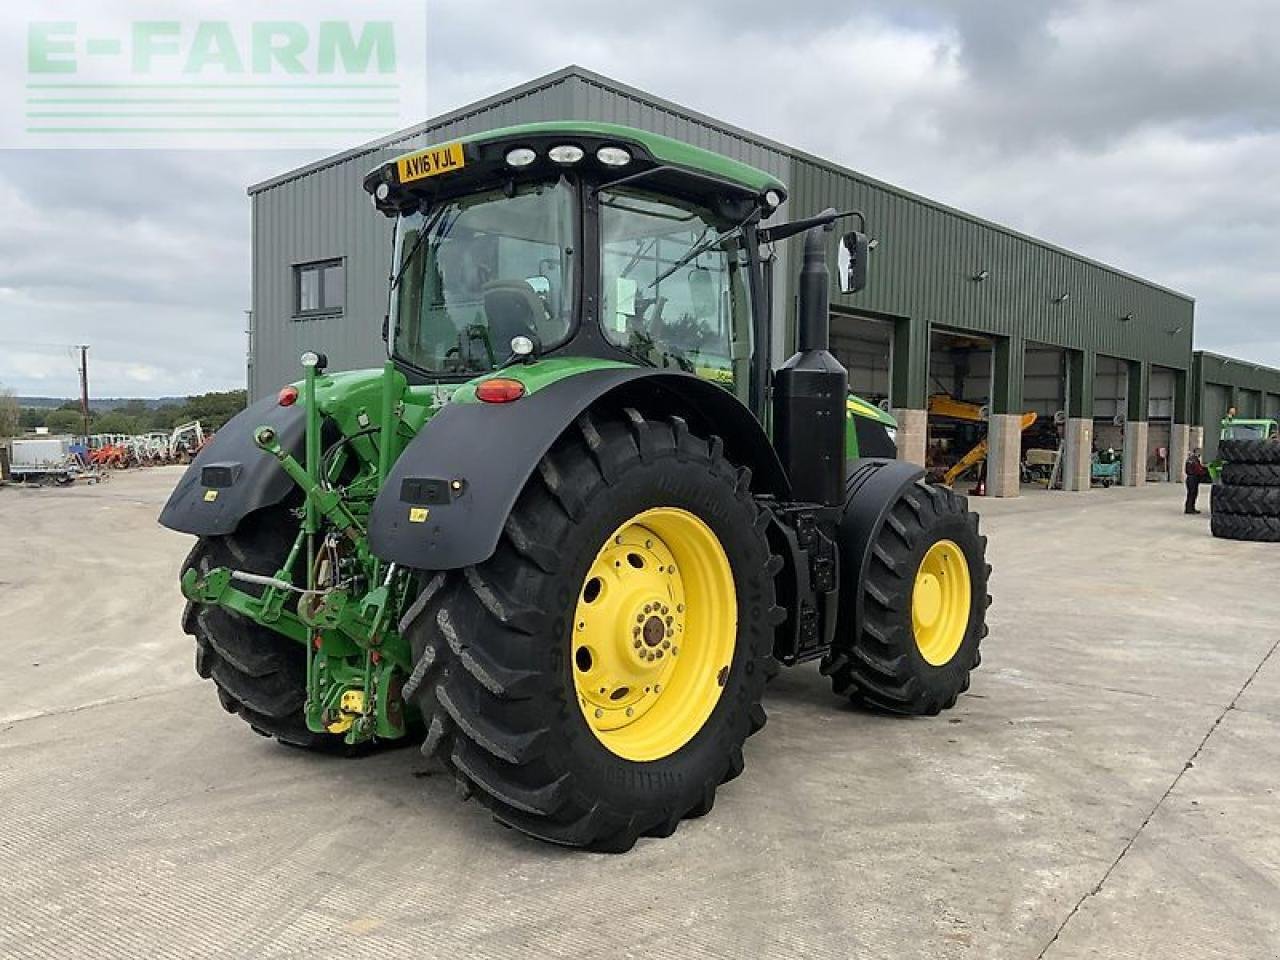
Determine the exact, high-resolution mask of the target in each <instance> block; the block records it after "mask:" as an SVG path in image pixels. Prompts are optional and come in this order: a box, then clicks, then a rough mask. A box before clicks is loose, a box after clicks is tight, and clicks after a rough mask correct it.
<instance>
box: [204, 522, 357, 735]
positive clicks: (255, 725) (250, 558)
mask: <svg viewBox="0 0 1280 960" xmlns="http://www.w3.org/2000/svg"><path fill="white" fill-rule="evenodd" d="M297 532H298V522H297V520H296V519H294V518H293V516H292V515H291V514H290V512H289V511H288V510H285V509H283V508H280V509H269V510H262V511H259V512H258V513H255V514H252V515H250V516H249V517H247V518H246V519H245V520H244V521H242V522H241V524H240V526H239V528H238V529H237V530H236V532H235V533H232V534H228V535H227V536H223V537H201V538H200V539H199V540H198V541H197V542H196V545H195V547H194V548H193V549H192V551H191V553H190V554H189V555H188V557H187V559H186V562H185V563H184V564H183V565H182V572H183V573H184V574H185V573H186V572H187V571H188V570H190V569H192V568H195V569H196V570H198V571H199V572H200V573H201V574H202V575H203V574H206V573H208V572H209V571H210V570H213V569H215V568H217V567H230V568H232V569H236V570H245V571H248V572H250V573H260V574H265V575H274V574H275V573H276V571H277V570H279V569H280V565H281V564H282V563H283V562H284V559H285V557H286V556H287V555H288V552H289V548H290V546H291V545H292V543H293V538H294V537H295V536H297ZM237 587H238V588H239V589H242V590H244V591H246V592H248V593H253V594H255V595H256V594H260V593H261V591H262V588H261V587H258V586H254V585H253V584H237ZM182 628H183V630H184V631H185V632H186V633H188V634H190V635H191V636H192V637H194V638H195V641H196V673H198V674H199V675H200V676H201V677H203V678H205V679H206V680H212V681H213V682H214V684H215V685H216V686H217V688H218V701H219V702H220V703H221V704H222V708H223V709H224V710H226V711H227V712H228V713H233V714H235V715H237V716H238V717H240V719H241V720H243V721H244V722H245V723H247V724H249V726H250V727H251V728H252V729H253V730H254V732H255V733H258V734H259V735H261V736H264V737H275V738H276V739H277V740H279V741H280V742H281V743H284V744H287V745H289V746H293V747H303V748H306V749H311V750H324V751H330V752H347V745H346V744H345V743H344V742H343V738H342V737H341V736H340V735H338V734H330V733H313V732H312V731H311V730H309V729H308V728H307V722H306V716H305V713H304V706H305V704H306V699H307V688H306V677H307V672H306V671H307V653H306V650H305V649H304V648H303V646H302V645H301V644H299V643H298V642H297V641H294V640H290V639H289V638H288V637H285V636H283V635H282V634H279V633H276V632H275V631H274V630H270V629H268V628H266V627H264V626H262V625H261V624H258V623H254V622H253V621H252V620H246V619H245V618H244V617H241V616H239V615H238V614H234V613H232V612H231V611H229V610H226V609H224V608H223V607H218V606H214V605H211V604H202V603H195V602H191V601H188V603H187V606H186V610H185V611H184V612H183V614H182Z"/></svg>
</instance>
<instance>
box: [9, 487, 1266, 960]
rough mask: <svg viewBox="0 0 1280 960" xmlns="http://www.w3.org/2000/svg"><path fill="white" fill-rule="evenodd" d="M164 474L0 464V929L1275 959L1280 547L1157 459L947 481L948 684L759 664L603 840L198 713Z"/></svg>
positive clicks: (327, 945)
mask: <svg viewBox="0 0 1280 960" xmlns="http://www.w3.org/2000/svg"><path fill="white" fill-rule="evenodd" d="M178 476H179V471H178V470H177V469H174V468H161V469H155V470H149V471H132V472H128V473H124V474H119V475H116V476H115V477H113V478H112V480H111V481H110V482H109V483H105V484H101V485H98V486H91V487H89V486H84V487H75V488H73V489H66V490H62V489H48V490H26V489H13V488H5V489H0V644H2V649H3V654H4V659H3V662H4V667H3V670H0V801H3V808H4V817H3V826H0V957H4V958H25V957H41V958H44V957H58V958H72V957H147V958H162V957H225V958H238V957H255V958H256V957H315V956H357V957H381V956H404V957H450V958H454V957H543V956H547V957H559V956H574V957H617V958H621V957H732V958H754V957H788V958H789V957H804V958H826V957H831V958H851V957H857V958H886V960H888V958H893V960H902V958H913V957H922V958H925V957H927V958H955V957H973V958H983V960H989V958H1026V960H1038V958H1046V960H1066V958H1082V957H1098V958H1115V957H1150V958H1160V960H1166V958H1183V957H1185V958H1195V960H1201V958H1211V957H1224V958H1225V957H1230V958H1233V960H1240V958H1275V957H1278V956H1280V792H1278V791H1280V654H1277V653H1276V645H1277V642H1280V592H1278V591H1277V588H1276V584H1277V582H1278V581H1280V546H1277V545H1267V544H1249V543H1234V542H1228V541H1222V540H1215V539H1213V538H1212V537H1210V535H1209V531H1208V521H1207V515H1206V516H1201V517H1188V516H1184V515H1183V514H1182V509H1181V498H1182V491H1181V490H1180V489H1179V488H1176V487H1173V486H1170V485H1154V486H1148V487H1146V488H1139V489H1113V490H1109V491H1102V490H1097V491H1092V492H1089V493H1080V494H1069V493H1055V494H1047V493H1044V492H1035V493H1029V494H1028V495H1027V496H1024V497H1022V498H1021V499H1018V500H1010V501H985V502H984V501H974V504H975V506H976V508H977V509H979V510H980V511H981V512H982V514H983V527H984V532H985V533H986V534H987V535H988V536H989V537H990V559H991V562H992V563H993V565H994V567H995V573H994V577H993V581H992V585H991V592H992V594H993V596H994V604H993V606H992V607H991V610H990V625H991V635H990V637H989V638H988V639H987V641H986V642H985V646H984V660H983V664H982V667H981V668H980V669H979V670H978V671H977V672H976V673H975V675H974V681H973V686H972V688H971V690H970V692H969V693H968V694H967V695H965V696H964V697H962V698H961V700H960V702H959V704H958V705H957V707H956V709H955V710H953V711H951V712H949V713H947V714H944V715H943V716H942V717H939V718H935V719H921V720H904V719H894V718H887V717H881V716H876V715H874V714H870V713H865V712H862V711H859V710H856V709H853V708H851V707H849V706H847V705H845V704H844V703H842V702H841V701H840V700H838V699H837V698H835V697H834V696H833V695H832V694H831V692H830V689H829V686H828V683H827V681H826V680H825V679H824V678H823V677H821V676H820V675H819V674H818V672H817V669H816V667H814V666H813V665H809V666H806V667H802V668H799V669H797V670H794V671H789V672H787V671H784V672H783V674H782V675H781V676H780V677H779V678H778V680H777V681H776V682H775V683H774V684H773V686H772V687H771V688H770V691H769V693H768V696H767V701H766V706H767V707H768V710H769V717H770V719H769V724H768V726H767V727H766V729H765V730H764V731H762V732H761V733H760V734H759V735H758V736H756V737H754V738H753V739H752V740H751V742H750V743H749V745H748V748H747V769H746V772H745V774H744V775H743V776H742V777H741V778H739V779H738V780H736V781H734V782H733V783H731V784H728V785H726V786H724V787H723V788H722V789H721V791H720V794H719V798H718V801H717V803H716V807H715V809H714V810H713V811H712V813H711V814H710V815H709V816H707V817H704V818H702V819H699V820H694V821H687V822H685V823H684V824H683V825H682V826H681V827H680V829H679V830H678V831H677V832H676V834H675V835H674V836H673V837H671V838H670V839H667V840H642V841H641V842H640V843H639V844H638V845H637V846H636V848H635V849H634V850H633V851H632V852H631V853H629V854H626V855H622V856H607V855H597V854H587V853H581V852H575V851H570V850H563V849H558V848H554V847H550V846H546V845H543V844H539V843H536V842H534V841H531V840H528V839H525V838H524V837H522V836H521V835H519V834H516V833H514V832H512V831H509V830H505V829H502V828H501V827H499V826H497V825H496V824H494V823H493V822H492V821H491V820H490V819H489V817H488V816H487V815H486V814H485V812H484V811H483V810H482V809H481V808H480V807H479V806H478V805H477V804H475V803H467V804H463V803H460V802H458V800H457V798H456V796H455V790H454V787H453V785H452V783H451V782H449V781H448V780H447V779H446V778H445V777H444V776H442V775H427V774H426V773H425V770H424V763H423V761H422V760H421V758H420V757H419V755H418V753H417V751H416V750H414V749H405V750H396V751H390V752H386V753H383V754H380V755H377V756H374V757H371V758H367V759H361V760H339V759H334V758H327V757H320V756H312V755H308V754H306V753H303V752H299V751H296V750H291V749H286V748H283V747H280V746H278V745H276V744H275V743H273V742H270V741H267V740H264V739H261V738H259V737H257V736H255V735H254V734H253V733H252V732H251V731H250V730H249V729H248V728H247V727H246V726H245V725H244V724H243V723H242V722H240V721H239V720H238V719H237V718H235V717H232V716H230V715H228V714H226V713H224V712H223V711H222V709H221V708H220V707H219V706H218V703H217V699H216V697H215V695H214V690H213V687H212V685H211V684H209V683H206V682H202V681H200V680H199V679H198V678H197V677H196V676H195V673H194V670H193V667H192V644H191V640H190V638H188V637H186V636H184V635H183V633H182V631H181V629H180V627H179V614H180V612H181V608H182V600H181V597H180V595H179V593H178V590H177V582H176V577H177V571H178V568H179V565H180V564H181V562H182V559H183V557H184V555H185V554H186V552H187V550H188V549H189V547H190V543H191V541H190V539H189V538H187V537H184V536H180V535H177V534H174V533H171V532H169V531H166V530H163V529H161V528H160V527H158V526H157V525H156V523H155V517H156V514H157V513H158V511H159V508H160V506H161V504H162V503H163V501H164V498H165V496H166V495H167V492H168V489H169V488H170V487H171V486H172V485H173V483H174V482H175V481H176V479H177V477H178ZM1202 500H1207V497H1202Z"/></svg>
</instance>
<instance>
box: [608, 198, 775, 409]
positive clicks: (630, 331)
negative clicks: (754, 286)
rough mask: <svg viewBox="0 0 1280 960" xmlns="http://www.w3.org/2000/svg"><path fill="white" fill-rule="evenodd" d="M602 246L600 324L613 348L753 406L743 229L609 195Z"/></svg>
mask: <svg viewBox="0 0 1280 960" xmlns="http://www.w3.org/2000/svg"><path fill="white" fill-rule="evenodd" d="M600 243H601V256H600V263H601V278H600V279H601V283H600V299H601V311H600V318H601V325H602V326H603V328H604V333H605V336H606V337H607V338H608V339H609V341H610V342H612V343H613V344H615V345H616V346H619V347H621V348H622V349H624V350H626V351H627V352H629V353H631V354H633V355H634V356H635V357H637V358H638V359H640V360H641V361H643V362H645V363H650V364H652V365H654V366H656V367H667V368H674V369H679V370H683V371H685V372H687V373H693V374H696V375H698V376H700V377H703V378H704V379H707V380H712V381H714V382H716V383H719V384H721V385H723V386H725V387H726V388H728V389H730V390H732V391H733V392H734V393H736V394H738V395H739V396H740V397H742V398H743V399H744V400H745V399H746V395H747V385H748V379H749V371H750V357H751V297H750V284H749V282H748V273H747V267H748V260H747V251H746V247H745V245H744V243H743V241H742V236H741V233H740V231H739V230H738V229H737V225H736V224H733V223H730V222H727V221H722V220H720V219H718V218H716V217H714V216H713V215H712V214H711V213H710V212H709V211H707V210H705V209H703V208H701V207H698V206H695V205H684V204H681V203H679V202H677V201H673V200H671V199H668V198H659V197H656V196H652V195H649V194H646V193H644V192H642V191H631V190H617V191H602V193H601V195H600Z"/></svg>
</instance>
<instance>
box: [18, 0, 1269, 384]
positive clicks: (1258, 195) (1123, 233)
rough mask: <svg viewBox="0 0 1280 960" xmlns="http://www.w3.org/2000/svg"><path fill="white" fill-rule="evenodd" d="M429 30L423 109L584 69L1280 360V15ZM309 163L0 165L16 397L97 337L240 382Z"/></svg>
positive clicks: (166, 378) (879, 13) (916, 15)
mask: <svg viewBox="0 0 1280 960" xmlns="http://www.w3.org/2000/svg"><path fill="white" fill-rule="evenodd" d="M174 6H175V7H184V6H185V7H186V8H188V9H189V10H192V11H194V13H193V14H192V15H193V16H199V15H200V10H201V9H202V5H199V4H196V3H188V4H182V3H175V4H174ZM268 6H269V4H268ZM428 9H429V16H428V54H427V77H428V107H429V112H430V113H433V114H434V113H439V112H442V111H444V110H447V109H450V108H453V107H456V106H460V105H463V104H465V103H467V102H470V101H472V100H475V99H478V98H480V97H483V96H487V95H489V94H492V93H494V92H497V91H498V90H500V89H503V88H505V87H509V86H513V85H515V84H518V83H521V82H524V81H526V80H528V79H531V78H532V77H534V76H537V75H540V74H543V73H547V72H550V71H552V70H554V69H556V68H558V67H561V66H564V65H565V64H568V63H578V64H581V65H582V66H585V67H588V68H590V69H593V70H596V71H598V72H600V73H603V74H606V75H608V76H612V77H615V78H617V79H619V80H622V81H624V82H626V83H630V84H632V85H635V86H638V87H641V88H643V89H645V90H649V91H652V92H653V93H656V94H658V95H660V96H663V97H666V98H668V99H671V100H674V101H676V102H678V103H682V104H685V105H687V106H689V107H692V108H694V109H696V110H699V111H702V112H704V113H709V114H712V115H714V116H717V117H721V118H724V119H726V120H728V121H730V122H732V123H735V124H738V125H740V126H743V127H746V128H748V129H751V130H755V131H758V132H760V133H763V134H765V135H767V136H769V137H772V138H774V139H777V140H781V141H783V142H786V143H789V144H793V145H795V146H797V147H800V148H802V149H805V150H808V151H810V152H812V153H816V154H818V155H821V156H824V157H828V158H830V159H832V160H835V161H838V162H840V163H842V164H845V165H847V166H851V167H853V168H855V169H858V170H861V171H863V172H865V173H867V174H870V175H872V176H875V177H878V178H880V179H883V180H887V181H889V182H891V183H895V184H898V185H900V186H903V187H906V188H908V189H911V190H914V191H916V192H919V193H923V194H925V195H928V196H930V197H934V198H936V199H939V200H942V201H944V202H946V203H948V204H951V205H953V206H957V207H960V208H962V209H965V210H969V211H971V212H973V213H976V214H978V215H980V216H983V217H987V218H990V219H993V220H996V221H999V222H1001V223H1005V224H1008V225H1010V226H1013V227H1015V228H1017V229H1020V230H1023V231H1026V232H1028V233H1031V234H1034V235H1036V236H1040V237H1043V238H1045V239H1047V240H1050V241H1052V242H1054V243H1058V244H1061V245H1063V246H1066V247H1068V248H1071V249H1074V250H1078V251H1080V252H1082V253H1085V254H1087V255H1089V256H1092V257H1094V258H1097V259H1100V260H1102V261H1104V262H1107V263H1111V264H1114V265H1115V266H1118V267H1120V268H1122V269H1125V270H1127V271H1130V272H1133V273H1136V274H1139V275H1141V276H1145V277H1148V278H1150V279H1152V280H1155V281H1157V282H1159V283H1162V284H1164V285H1166V286H1170V287H1173V288H1175V289H1177V290H1181V291H1184V292H1186V293H1189V294H1191V295H1192V296H1194V297H1195V298H1196V300H1197V308H1196V346H1197V347H1199V348H1204V349H1209V350H1214V351H1217V352H1220V353H1226V354H1230V355H1234V356H1238V357H1243V358H1248V359H1250V360H1253V361H1255V362H1262V363H1269V364H1272V365H1275V366H1280V309H1278V308H1277V304H1280V268H1278V267H1277V263H1278V262H1280V55H1278V54H1277V52H1276V51H1277V50H1280V6H1278V5H1277V4H1276V3H1275V0H1218V2H1216V3H1213V4H1208V5H1207V4H1205V3H1203V2H1195V3H1192V2H1185V0H1159V2H1139V0H1129V2H1126V3H1123V4H1119V3H1111V2H1088V0H1084V2H1050V0H1042V2H1028V0H985V2H982V3H976V2H966V0H863V2H856V0H855V2H849V0H838V2H836V0H830V2H829V0H798V2H793V3H790V4H785V5H783V4H778V3H776V2H772V0H771V2H765V0H739V2H738V3H736V4H734V5H733V7H732V11H733V13H732V16H731V17H727V18H723V19H722V18H721V17H719V16H717V11H722V10H724V9H726V8H725V7H724V6H723V5H722V4H693V3H689V2H687V0H647V2H646V3H645V4H644V5H643V10H644V16H643V19H642V21H637V19H636V10H637V9H638V8H637V7H636V6H635V5H634V4H600V3H590V4H588V3H585V2H571V0H541V2H539V3H538V4H537V5H536V6H535V5H529V4H517V3H498V2H489V0H469V2H468V3H466V4H445V3H442V2H436V0H431V2H430V4H429V8H428ZM535 11H536V12H535ZM2 25H3V24H0V26H2ZM313 156H314V153H312V154H308V153H303V152H297V151H294V152H285V151H277V152H270V151H259V152H244V151H239V152H229V151H222V152H217V153H213V152H207V151H206V152H193V151H168V152H160V151H83V152H76V154H75V155H72V154H69V153H58V154H52V153H49V152H42V151H18V150H0V383H3V384H5V385H7V386H9V387H11V388H13V389H16V390H17V391H18V392H19V393H22V394H51V395H70V394H72V393H74V392H75V390H76V377H75V368H74V364H73V361H72V359H71V356H70V353H69V351H68V350H67V349H66V347H67V345H70V344H75V343H89V344H92V352H91V357H92V360H93V380H94V384H93V385H94V392H95V393H97V394H98V395H104V396H105V395H127V396H161V395H168V394H186V393H191V392H198V391H202V390H207V389H225V388H230V387H234V386H242V385H243V381H244V348H245V337H244V333H243V329H244V310H245V309H246V308H247V307H248V305H249V202H248V199H247V197H246V196H245V192H244V188H245V186H246V185H247V184H249V183H251V182H254V181H257V180H260V179H264V178H266V177H267V176H270V175H272V174H274V173H278V172H281V171H282V170H285V169H288V168H290V167H293V166H296V165H298V164H299V163H301V162H304V161H306V160H308V159H311V158H312V157H313Z"/></svg>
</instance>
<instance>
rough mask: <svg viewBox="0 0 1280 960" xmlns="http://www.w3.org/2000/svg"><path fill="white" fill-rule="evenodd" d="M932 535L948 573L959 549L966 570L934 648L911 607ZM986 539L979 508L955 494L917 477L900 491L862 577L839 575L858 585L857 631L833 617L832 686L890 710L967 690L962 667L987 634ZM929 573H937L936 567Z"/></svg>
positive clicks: (936, 705)
mask: <svg viewBox="0 0 1280 960" xmlns="http://www.w3.org/2000/svg"><path fill="white" fill-rule="evenodd" d="M847 509H849V506H848V505H846V510H847ZM939 544H941V545H943V546H942V548H941V549H942V550H943V552H944V554H945V555H946V556H948V557H950V558H951V560H950V563H951V566H952V568H953V569H952V570H951V571H950V572H951V573H952V577H953V579H954V577H955V575H956V573H959V572H960V571H958V569H955V568H956V567H957V565H958V564H959V563H960V562H961V557H962V558H963V564H964V566H965V567H966V568H967V575H968V591H967V593H968V604H967V618H965V619H964V620H962V621H960V625H959V626H958V627H957V630H956V634H955V636H953V637H952V638H951V640H950V642H948V643H944V644H943V645H942V646H941V647H939V646H938V644H937V643H936V642H935V643H932V644H931V643H927V642H924V641H923V639H922V638H923V628H922V632H921V636H919V637H918V636H917V624H916V622H915V617H914V616H913V609H914V607H913V605H914V604H915V594H916V591H917V590H918V589H921V590H922V589H924V588H923V586H921V579H922V574H923V573H925V571H926V568H927V563H926V561H927V558H928V557H929V556H930V553H931V551H933V550H934V548H935V546H937V545H939ZM947 544H949V545H950V546H946V545H947ZM986 546H987V538H986V537H984V536H981V535H980V534H979V533H978V515H977V514H976V513H970V512H969V511H968V507H967V505H966V502H965V499H964V498H963V497H961V496H959V495H957V494H956V493H954V492H953V491H951V490H950V489H948V488H946V487H941V486H937V485H934V484H930V483H926V482H925V481H923V480H918V481H916V482H915V483H914V484H911V485H910V486H908V487H907V488H906V489H905V490H903V491H902V492H901V493H900V494H899V495H898V499H897V501H896V502H895V503H894V504H893V506H892V507H891V508H890V510H889V513H888V516H887V517H886V518H885V521H884V524H883V525H882V527H881V529H880V532H879V534H878V535H877V538H876V541H875V543H874V544H873V545H872V548H871V558H870V561H869V564H868V570H867V574H866V577H865V579H864V580H863V581H862V582H861V583H857V582H850V579H845V581H844V583H843V585H842V587H843V589H845V590H848V591H850V592H851V593H855V592H859V591H860V592H861V594H862V601H863V616H862V622H861V624H859V625H858V627H859V629H858V630H857V632H856V633H855V632H854V629H853V625H852V624H844V623H841V624H840V628H839V630H838V632H837V636H836V641H835V643H834V644H833V645H832V650H831V653H830V654H829V655H828V656H827V657H826V658H825V659H824V660H823V661H822V668H821V669H822V672H823V673H824V674H826V675H828V676H829V677H830V678H831V686H832V689H833V690H834V691H835V692H836V694H838V695H840V696H847V697H849V698H850V699H851V700H853V701H854V702H855V703H857V704H859V705H862V706H865V707H869V708H872V709H876V710H881V711H884V712H886V713H895V714H906V715H917V716H918V715H927V716H933V715H936V714H938V713H940V712H941V711H943V710H946V709H949V708H950V707H953V706H955V703H956V698H957V697H959V696H960V694H961V693H963V692H964V691H966V690H968V689H969V674H970V672H971V671H972V670H973V669H975V668H976V667H977V666H978V664H979V663H980V662H981V655H980V652H979V646H980V644H981V642H982V638H983V637H985V636H986V635H987V626H986V611H987V607H988V606H989V605H990V603H991V597H990V596H989V595H988V594H987V579H988V577H989V576H990V573H991V567H990V566H989V565H988V564H987V562H986ZM953 548H954V549H953ZM939 569H945V567H939ZM846 576H847V578H854V577H856V576H857V573H856V572H855V571H848V572H847V574H846ZM934 580H935V582H941V579H940V578H938V577H936V576H935V577H934ZM961 630H962V631H963V633H962V634H961V633H960V631H961ZM931 660H932V661H933V662H931Z"/></svg>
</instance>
